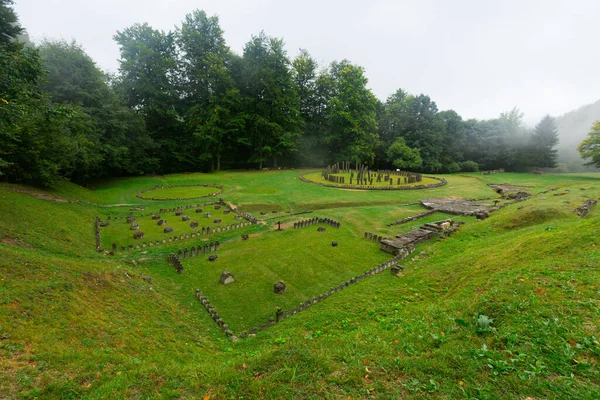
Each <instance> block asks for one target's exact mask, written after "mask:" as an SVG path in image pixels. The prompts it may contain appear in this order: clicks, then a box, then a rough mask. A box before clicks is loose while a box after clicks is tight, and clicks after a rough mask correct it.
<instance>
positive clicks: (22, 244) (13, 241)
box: [0, 236, 33, 249]
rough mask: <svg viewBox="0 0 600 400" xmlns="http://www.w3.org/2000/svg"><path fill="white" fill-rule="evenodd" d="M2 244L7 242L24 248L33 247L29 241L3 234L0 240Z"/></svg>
mask: <svg viewBox="0 0 600 400" xmlns="http://www.w3.org/2000/svg"><path fill="white" fill-rule="evenodd" d="M0 241H1V242H2V244H7V245H9V246H17V247H22V248H24V249H33V247H32V246H31V245H30V244H29V243H25V242H21V241H20V240H18V239H15V238H12V237H10V236H5V237H3V238H2V240H0Z"/></svg>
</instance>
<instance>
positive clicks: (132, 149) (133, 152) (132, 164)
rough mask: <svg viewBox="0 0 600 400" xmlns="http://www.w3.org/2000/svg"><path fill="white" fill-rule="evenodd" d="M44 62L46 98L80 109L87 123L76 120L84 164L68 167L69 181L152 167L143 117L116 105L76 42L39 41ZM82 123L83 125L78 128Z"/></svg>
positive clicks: (104, 79)
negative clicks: (87, 120)
mask: <svg viewBox="0 0 600 400" xmlns="http://www.w3.org/2000/svg"><path fill="white" fill-rule="evenodd" d="M39 51H40V55H41V57H42V60H43V67H44V69H45V70H46V71H47V74H46V77H45V81H44V82H43V84H42V88H43V89H45V90H46V91H47V93H48V95H49V96H50V98H51V99H52V100H53V101H54V102H55V103H59V104H62V106H63V107H68V108H71V109H72V111H73V112H76V113H79V114H83V115H80V120H82V119H85V118H86V117H87V118H89V119H90V121H89V123H86V124H80V125H79V126H80V129H79V130H78V137H79V138H81V139H86V142H87V143H88V144H89V146H78V152H80V153H81V152H83V151H85V150H86V149H87V150H88V151H89V152H90V153H89V154H85V155H83V154H81V156H80V160H81V161H82V162H84V161H85V162H86V164H85V165H80V166H77V167H75V168H74V169H73V174H74V176H73V177H72V178H73V179H74V180H76V181H78V182H82V181H85V180H86V179H87V178H88V177H91V176H101V175H110V176H114V175H122V174H139V173H143V172H145V171H150V170H152V167H153V166H156V165H155V164H154V162H153V161H151V160H150V159H148V157H147V155H146V150H147V149H148V148H149V146H150V140H149V138H148V137H147V135H146V132H145V128H144V124H143V120H142V119H141V118H140V117H139V116H137V115H136V114H135V113H134V112H133V111H131V110H130V109H128V108H127V107H125V106H124V105H123V104H121V101H120V99H119V97H118V95H117V93H116V92H115V90H114V88H113V87H112V86H111V85H109V79H110V78H109V77H108V76H107V75H105V74H104V73H103V72H102V71H101V70H100V69H99V68H98V67H97V66H96V64H95V63H94V61H93V60H92V59H91V58H90V57H89V56H88V55H87V54H86V53H85V51H84V50H83V49H82V48H81V46H80V45H78V44H77V43H75V42H71V43H68V42H65V41H62V40H59V41H44V42H42V43H41V45H40V46H39ZM85 127H87V128H88V129H87V130H86V129H83V128H85Z"/></svg>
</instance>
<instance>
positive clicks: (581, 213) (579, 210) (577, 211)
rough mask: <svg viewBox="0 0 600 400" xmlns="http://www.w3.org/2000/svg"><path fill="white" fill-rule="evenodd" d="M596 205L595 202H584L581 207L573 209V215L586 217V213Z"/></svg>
mask: <svg viewBox="0 0 600 400" xmlns="http://www.w3.org/2000/svg"><path fill="white" fill-rule="evenodd" d="M597 203H598V201H597V200H591V199H590V200H586V201H584V202H583V204H582V205H581V207H577V208H576V209H575V214H577V216H579V217H581V218H583V217H585V216H586V215H588V213H589V212H590V211H591V210H592V208H593V207H595V206H596V204H597Z"/></svg>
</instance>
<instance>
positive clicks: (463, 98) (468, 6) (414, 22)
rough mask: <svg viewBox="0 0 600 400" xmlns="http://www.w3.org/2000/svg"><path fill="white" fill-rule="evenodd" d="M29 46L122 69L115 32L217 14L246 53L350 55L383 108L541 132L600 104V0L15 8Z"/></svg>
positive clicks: (201, 1) (79, 2) (168, 26)
mask: <svg viewBox="0 0 600 400" xmlns="http://www.w3.org/2000/svg"><path fill="white" fill-rule="evenodd" d="M15 9H16V11H17V13H18V15H19V18H20V21H21V24H22V25H23V26H24V27H25V28H26V29H27V30H28V32H29V34H30V36H31V38H32V39H33V40H39V39H41V38H43V37H47V38H63V39H67V40H70V39H75V40H76V41H77V42H79V43H81V44H82V45H83V47H84V48H85V50H86V51H87V52H88V54H89V55H90V56H91V57H92V58H93V59H94V60H95V61H96V62H97V64H98V65H99V66H100V67H101V68H103V69H105V70H110V71H113V72H116V71H117V69H118V61H117V60H118V58H119V51H118V47H117V45H116V43H115V42H114V41H113V39H112V37H113V35H114V34H115V32H116V31H117V30H121V29H123V28H126V27H128V26H130V25H132V24H134V23H136V22H140V23H142V22H147V23H149V24H150V25H151V26H153V27H154V28H157V29H162V30H165V31H167V30H172V29H173V27H174V26H176V25H179V24H180V23H181V21H182V20H183V18H184V16H185V14H187V13H189V12H191V11H192V10H194V9H203V10H205V11H206V12H207V13H208V14H209V15H214V14H217V15H218V16H219V18H220V21H221V27H222V28H223V30H224V31H225V39H226V40H227V43H228V45H229V46H230V47H231V48H232V49H233V50H234V51H235V52H237V53H239V54H241V53H242V49H243V46H244V44H245V43H246V42H247V41H248V40H249V39H250V36H251V35H252V34H257V33H258V32H260V31H261V30H264V31H265V32H266V33H267V34H268V35H271V36H276V37H282V38H283V39H284V40H285V42H286V45H287V49H288V54H289V56H290V58H292V57H294V56H295V55H296V54H297V53H298V49H299V48H304V49H307V50H308V51H309V53H310V54H311V55H312V56H313V57H314V58H316V59H317V60H318V61H319V62H320V63H321V64H322V65H325V64H328V63H330V62H331V61H334V60H341V59H344V58H346V59H349V60H350V61H351V62H353V63H355V64H358V65H361V66H363V67H364V68H365V69H366V75H367V77H368V78H369V86H370V87H371V89H372V90H373V92H374V93H375V94H376V95H377V96H378V97H379V98H380V99H382V100H385V99H386V98H387V97H388V96H389V95H390V94H392V93H393V92H394V91H396V89H398V88H403V89H405V90H406V91H408V92H410V93H414V94H419V93H424V94H427V95H429V96H430V97H431V98H432V99H433V100H434V101H435V102H436V103H437V105H438V107H439V108H440V110H444V109H454V110H456V111H457V112H458V113H459V114H461V115H462V116H463V117H464V118H479V119H484V118H492V117H496V116H497V115H498V114H499V113H500V112H501V111H506V110H509V109H511V108H512V107H514V106H517V107H519V108H521V110H522V111H523V112H525V121H526V122H527V123H529V124H535V123H536V122H537V120H539V118H541V117H542V116H543V115H544V114H547V113H550V114H552V115H559V114H562V113H565V112H567V111H570V110H572V109H575V108H578V107H580V106H582V105H584V104H588V103H592V102H594V101H596V100H598V99H599V98H600V74H599V73H598V66H599V65H600V51H598V39H599V38H600V23H599V22H598V21H600V1H599V0H410V1H408V0H407V1H405V0H396V1H394V0H370V1H356V0H345V1H338V0H335V1H327V0H319V1H317V0H303V1H294V2H291V1H284V0H279V1H277V0H213V1H206V0H15Z"/></svg>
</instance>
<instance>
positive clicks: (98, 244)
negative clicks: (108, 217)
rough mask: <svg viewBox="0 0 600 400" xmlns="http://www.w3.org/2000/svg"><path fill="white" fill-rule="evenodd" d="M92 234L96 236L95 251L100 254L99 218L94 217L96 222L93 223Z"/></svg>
mask: <svg viewBox="0 0 600 400" xmlns="http://www.w3.org/2000/svg"><path fill="white" fill-rule="evenodd" d="M94 234H95V236H96V251H97V252H100V251H102V250H101V249H100V246H101V245H100V218H99V217H96V220H95V221H94Z"/></svg>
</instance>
